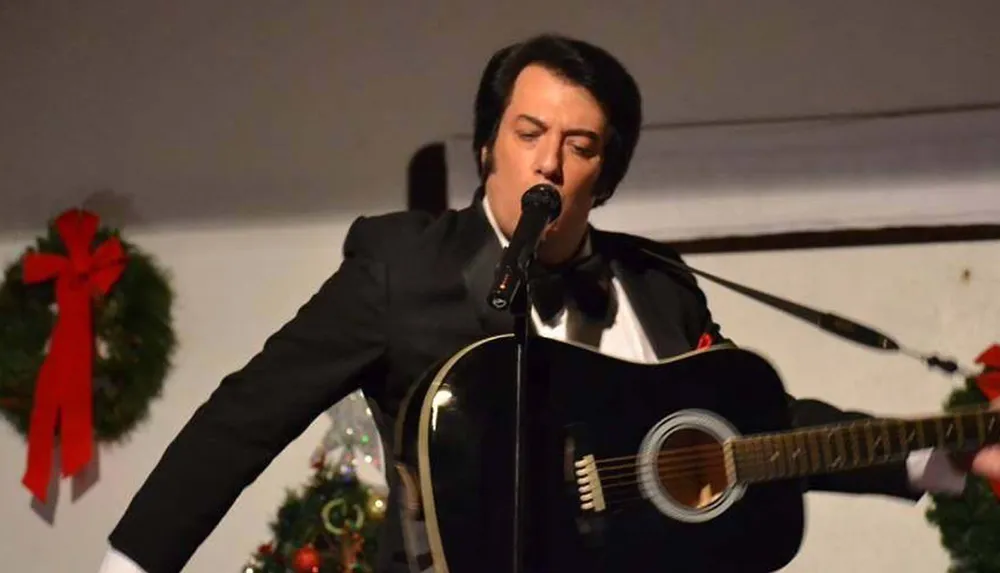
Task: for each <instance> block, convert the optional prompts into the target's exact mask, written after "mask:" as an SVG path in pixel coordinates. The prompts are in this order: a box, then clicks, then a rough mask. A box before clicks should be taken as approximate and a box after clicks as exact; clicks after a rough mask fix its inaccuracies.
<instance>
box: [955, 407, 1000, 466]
mask: <svg viewBox="0 0 1000 573" xmlns="http://www.w3.org/2000/svg"><path fill="white" fill-rule="evenodd" d="M990 409H991V410H996V411H1000V398H996V399H994V400H992V401H991V402H990ZM953 459H954V460H955V462H956V464H957V465H958V467H960V468H962V469H963V470H965V471H967V472H969V473H972V474H975V475H978V476H982V477H984V478H986V479H991V480H998V481H1000V445H996V444H993V445H989V446H986V447H984V448H983V449H981V450H979V451H977V452H973V453H970V454H964V455H959V456H955V457H954V458H953Z"/></svg>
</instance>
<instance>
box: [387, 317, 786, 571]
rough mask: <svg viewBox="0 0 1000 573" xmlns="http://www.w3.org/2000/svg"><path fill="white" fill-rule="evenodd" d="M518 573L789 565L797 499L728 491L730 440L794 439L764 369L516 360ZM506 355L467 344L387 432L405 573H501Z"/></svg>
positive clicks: (421, 385) (740, 488)
mask: <svg viewBox="0 0 1000 573" xmlns="http://www.w3.org/2000/svg"><path fill="white" fill-rule="evenodd" d="M527 361H528V364H529V384H528V386H527V388H528V389H529V391H528V400H527V404H525V408H526V409H525V412H526V414H527V416H528V420H529V422H528V424H529V432H528V435H527V436H526V438H527V444H528V449H529V451H528V454H527V465H526V467H527V482H526V488H527V489H526V492H527V493H526V495H527V498H528V503H527V505H526V507H525V511H526V512H527V517H526V518H527V533H526V535H525V544H524V546H523V547H524V554H525V567H524V569H523V571H524V573H535V572H538V573H541V572H546V573H548V572H560V571H574V572H590V571H592V572H604V571H609V572H610V571H670V572H673V573H681V572H688V571H699V572H707V571H711V572H726V571H740V572H750V573H758V572H759V573H764V572H769V571H775V570H777V569H780V568H781V567H783V566H784V565H786V564H787V563H788V562H789V561H791V559H792V558H793V557H794V556H795V554H796V553H797V551H798V549H799V545H800V543H801V539H802V534H803V521H804V516H803V502H802V485H801V482H800V481H799V480H794V479H789V480H778V481H772V482H767V483H760V484H752V485H743V484H739V483H734V482H732V481H731V480H728V479H727V478H729V477H732V474H731V472H732V467H731V466H727V464H726V455H725V451H726V449H725V447H724V446H723V444H724V442H725V440H726V439H727V437H730V436H739V435H746V434H755V433H761V432H771V431H782V430H786V429H788V428H789V426H790V419H789V411H788V401H787V400H788V398H787V396H786V394H785V391H784V387H783V385H782V383H781V380H780V378H779V377H778V375H777V374H776V372H775V371H774V370H773V368H772V367H771V366H770V365H769V363H768V362H767V361H766V360H764V359H763V358H761V357H760V356H758V355H756V354H754V353H752V352H749V351H746V350H742V349H737V348H731V347H716V348H712V349H709V350H705V351H701V352H694V353H690V354H687V355H685V356H682V357H678V358H676V359H673V360H669V361H664V362H660V363H657V364H649V365H647V364H638V363H633V362H627V361H622V360H617V359H615V358H611V357H608V356H605V355H602V354H599V353H597V352H595V351H592V350H589V349H587V348H584V347H581V346H576V345H573V344H567V343H563V342H557V341H553V340H550V339H545V338H534V337H533V338H531V339H530V342H529V346H528V353H527ZM516 369H517V361H516V346H515V339H514V337H513V336H509V335H507V336H499V337H495V338H490V339H486V340H483V341H480V342H478V343H476V344H473V345H471V346H469V347H467V348H465V349H463V350H462V351H461V352H459V353H457V354H456V355H454V356H452V357H451V358H450V359H449V360H448V361H447V362H445V363H444V364H443V365H441V366H440V367H438V368H435V369H433V370H432V371H431V372H430V373H428V375H427V376H426V377H425V378H424V379H422V380H420V381H418V382H417V383H416V384H415V385H414V386H413V388H412V391H411V395H410V397H409V399H408V400H407V402H406V404H405V407H404V411H403V413H402V415H401V416H400V420H399V424H398V426H397V446H396V447H397V460H398V462H399V464H398V467H397V469H398V471H400V473H401V475H402V481H403V484H404V490H405V491H404V498H405V499H406V500H408V501H407V503H406V504H405V505H406V508H405V509H404V516H403V517H404V530H405V535H406V537H407V543H408V547H409V556H410V559H411V563H412V564H413V565H412V567H413V569H414V570H419V571H434V572H438V573H445V572H450V573H474V572H475V573H494V572H495V573H501V572H503V573H507V572H510V571H512V554H513V550H512V548H513V536H512V533H513V521H512V520H513V513H512V507H513V500H514V489H513V484H514V471H515V465H514V459H515V457H514V454H515V442H514V423H515V413H516V386H515V381H516V374H517V371H516Z"/></svg>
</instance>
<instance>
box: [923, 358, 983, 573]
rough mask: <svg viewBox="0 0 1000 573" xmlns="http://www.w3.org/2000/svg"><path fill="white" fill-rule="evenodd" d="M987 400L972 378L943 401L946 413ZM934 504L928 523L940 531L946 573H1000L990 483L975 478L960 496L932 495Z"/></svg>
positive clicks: (967, 482) (968, 483) (970, 476)
mask: <svg viewBox="0 0 1000 573" xmlns="http://www.w3.org/2000/svg"><path fill="white" fill-rule="evenodd" d="M987 403H989V400H988V399H987V398H986V396H985V395H984V394H983V393H982V391H980V390H979V386H978V384H977V383H976V379H975V378H969V379H967V380H966V381H965V385H964V386H963V387H961V388H957V389H955V390H954V391H952V392H951V394H950V395H949V396H948V399H947V400H946V401H945V404H944V409H945V411H954V410H959V409H963V408H966V407H968V406H974V405H986V404H987ZM931 498H932V499H933V501H934V503H933V504H932V505H931V507H929V508H928V509H927V512H926V517H927V520H928V521H929V522H930V523H931V524H932V525H935V526H937V528H938V529H939V530H940V539H941V544H942V545H943V546H944V548H945V549H946V550H947V551H948V554H949V555H950V556H951V560H952V562H951V565H950V566H949V568H948V572H949V573H992V572H995V571H1000V501H998V500H997V497H996V496H995V495H994V494H993V490H992V489H990V484H989V481H987V480H986V479H985V478H982V477H980V476H978V475H972V474H970V475H969V476H968V477H967V478H966V486H965V491H963V492H962V495H960V496H950V495H937V494H935V495H932V496H931Z"/></svg>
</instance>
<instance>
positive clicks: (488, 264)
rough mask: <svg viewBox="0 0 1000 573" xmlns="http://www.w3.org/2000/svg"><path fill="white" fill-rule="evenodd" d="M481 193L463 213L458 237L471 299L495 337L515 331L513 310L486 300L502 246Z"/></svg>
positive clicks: (482, 324) (480, 320)
mask: <svg viewBox="0 0 1000 573" xmlns="http://www.w3.org/2000/svg"><path fill="white" fill-rule="evenodd" d="M482 196H483V194H482V189H479V190H478V191H477V192H476V193H475V197H474V198H473V202H472V205H470V206H469V207H468V208H466V209H465V210H464V212H463V213H462V217H461V219H460V221H461V222H460V224H459V229H458V238H459V244H460V245H461V247H460V248H461V249H462V251H463V257H462V259H463V261H464V262H463V264H462V280H463V282H464V283H465V289H466V296H467V298H468V302H469V304H471V305H472V308H473V312H474V313H475V316H476V320H477V321H478V323H479V326H480V328H481V329H482V331H483V333H484V334H485V335H487V336H493V335H496V334H507V333H510V332H513V331H514V318H513V317H512V316H511V315H510V313H507V312H501V311H498V310H495V309H493V308H492V307H491V306H490V305H489V303H488V302H487V300H486V295H487V293H488V292H489V289H490V286H491V285H492V283H493V274H494V270H495V269H496V264H497V261H499V260H500V255H501V254H502V253H503V248H502V247H501V246H500V241H498V240H497V238H496V234H495V233H494V232H493V228H492V227H490V222H489V220H488V219H487V218H486V213H485V212H484V211H483V206H482Z"/></svg>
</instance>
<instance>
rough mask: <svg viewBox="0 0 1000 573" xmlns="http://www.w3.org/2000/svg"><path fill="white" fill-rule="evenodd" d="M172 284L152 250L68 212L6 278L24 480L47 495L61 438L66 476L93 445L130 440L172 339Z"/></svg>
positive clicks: (8, 385)
mask: <svg viewBox="0 0 1000 573" xmlns="http://www.w3.org/2000/svg"><path fill="white" fill-rule="evenodd" d="M173 296H174V295H173V292H172V290H171V287H170V285H169V283H168V279H167V276H166V274H165V273H164V271H162V270H161V269H159V268H158V267H157V265H156V264H155V262H154V260H153V258H152V257H150V256H149V255H147V254H146V253H143V252H142V251H141V250H140V249H139V248H138V247H136V246H135V245H133V244H131V243H130V242H128V241H125V240H124V239H122V237H121V234H120V232H119V231H118V230H115V229H109V228H105V227H100V225H99V220H98V218H97V217H96V216H95V215H93V214H92V213H88V212H86V211H81V210H71V211H67V212H65V213H63V214H62V215H60V216H59V217H58V218H57V219H56V220H55V221H53V222H52V223H51V224H50V225H49V228H48V232H47V234H45V235H44V236H41V237H39V238H38V239H37V240H36V244H35V245H34V247H30V248H28V249H27V250H26V251H25V253H24V254H23V255H22V256H21V257H20V258H19V259H18V260H17V261H16V262H14V263H12V264H10V265H9V266H8V267H7V268H6V270H5V271H4V275H3V283H2V284H0V412H2V413H3V416H4V417H5V418H6V419H7V420H8V421H9V422H10V423H11V425H12V426H13V427H14V428H15V429H16V430H17V431H18V432H19V433H20V434H21V435H22V436H24V437H26V438H27V440H28V469H27V472H26V474H25V478H24V483H25V485H26V486H27V487H28V488H29V489H30V490H31V491H32V492H33V493H34V494H35V495H36V497H38V498H40V499H42V500H43V501H44V499H45V492H46V489H47V484H48V481H49V478H50V474H51V457H52V452H53V447H54V444H55V441H56V440H57V439H58V441H59V443H60V446H61V450H62V451H61V454H62V461H63V465H62V473H63V475H73V474H74V473H76V472H78V471H80V470H81V469H83V467H84V466H86V464H87V463H88V462H89V461H90V458H91V454H92V448H93V445H92V444H93V443H94V442H98V443H120V442H122V441H123V440H124V439H125V438H126V437H127V436H128V434H129V433H130V431H131V430H133V429H134V428H135V427H136V426H137V425H138V424H139V423H140V422H142V421H143V420H144V419H145V418H146V417H147V415H148V413H149V407H150V402H151V401H152V400H153V399H154V398H157V397H158V396H159V395H160V393H161V390H162V388H163V381H164V378H165V377H166V374H167V372H168V370H169V368H170V364H171V357H172V354H173V351H174V348H175V345H176V340H175V335H174V331H173V329H172V325H171V318H172V317H171V308H172V303H173Z"/></svg>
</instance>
